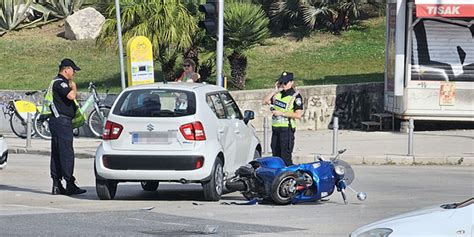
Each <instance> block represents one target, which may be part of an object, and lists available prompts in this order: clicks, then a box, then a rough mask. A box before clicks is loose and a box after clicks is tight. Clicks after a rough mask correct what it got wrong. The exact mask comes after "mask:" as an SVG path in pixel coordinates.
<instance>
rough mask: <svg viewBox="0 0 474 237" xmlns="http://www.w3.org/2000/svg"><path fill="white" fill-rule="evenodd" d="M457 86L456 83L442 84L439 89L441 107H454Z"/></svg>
mask: <svg viewBox="0 0 474 237" xmlns="http://www.w3.org/2000/svg"><path fill="white" fill-rule="evenodd" d="M455 99H456V85H455V84H454V82H441V85H440V89H439V105H454V102H455Z"/></svg>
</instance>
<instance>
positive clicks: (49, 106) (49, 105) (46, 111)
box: [40, 77, 62, 117]
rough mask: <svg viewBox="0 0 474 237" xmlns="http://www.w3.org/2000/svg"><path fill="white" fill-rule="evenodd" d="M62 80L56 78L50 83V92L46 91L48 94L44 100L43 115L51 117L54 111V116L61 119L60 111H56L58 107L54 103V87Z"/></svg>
mask: <svg viewBox="0 0 474 237" xmlns="http://www.w3.org/2000/svg"><path fill="white" fill-rule="evenodd" d="M61 80H62V79H60V78H57V77H56V78H54V79H53V80H52V81H51V82H50V83H49V86H48V90H47V91H46V94H45V95H44V99H43V108H42V109H41V111H40V113H41V114H42V115H48V116H51V110H53V111H54V116H55V117H59V113H58V110H57V109H56V106H54V103H53V85H54V83H55V82H56V81H61Z"/></svg>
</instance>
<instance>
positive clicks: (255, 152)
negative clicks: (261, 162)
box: [253, 149, 262, 160]
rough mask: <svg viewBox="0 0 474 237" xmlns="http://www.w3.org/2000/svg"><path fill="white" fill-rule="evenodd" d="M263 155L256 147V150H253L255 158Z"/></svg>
mask: <svg viewBox="0 0 474 237" xmlns="http://www.w3.org/2000/svg"><path fill="white" fill-rule="evenodd" d="M260 157H262V154H260V151H258V150H257V149H255V151H254V152H253V159H254V160H255V159H257V158H260Z"/></svg>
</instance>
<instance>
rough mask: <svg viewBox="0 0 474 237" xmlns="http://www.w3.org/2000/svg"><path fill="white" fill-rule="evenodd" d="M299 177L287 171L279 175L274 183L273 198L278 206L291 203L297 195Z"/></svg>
mask: <svg viewBox="0 0 474 237" xmlns="http://www.w3.org/2000/svg"><path fill="white" fill-rule="evenodd" d="M297 178H298V175H297V174H296V173H295V172H292V171H285V172H283V173H281V174H279V175H278V176H277V177H276V178H275V179H274V180H273V183H272V189H271V192H272V193H271V194H272V195H271V197H272V200H273V202H275V203H276V204H278V205H286V204H289V203H291V201H292V200H293V197H295V195H296V179H297Z"/></svg>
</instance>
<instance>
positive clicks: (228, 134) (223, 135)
mask: <svg viewBox="0 0 474 237" xmlns="http://www.w3.org/2000/svg"><path fill="white" fill-rule="evenodd" d="M206 100H207V104H208V105H209V107H211V109H212V111H213V112H214V114H215V115H216V116H217V118H218V124H217V140H218V141H219V143H220V145H221V146H222V149H223V152H224V157H225V170H235V169H236V167H235V160H236V156H237V144H238V140H237V139H236V136H235V129H234V128H233V126H232V121H231V120H230V119H228V116H227V113H226V110H225V107H224V103H223V102H222V99H221V96H220V95H219V93H211V94H208V95H207V98H206Z"/></svg>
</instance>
